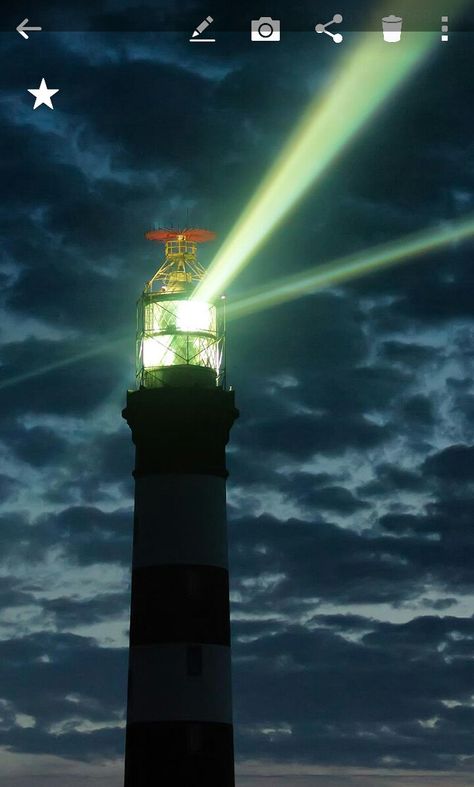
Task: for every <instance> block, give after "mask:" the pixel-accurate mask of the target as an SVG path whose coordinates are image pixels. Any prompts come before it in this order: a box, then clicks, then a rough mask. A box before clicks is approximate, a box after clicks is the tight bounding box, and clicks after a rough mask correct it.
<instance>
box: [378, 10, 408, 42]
mask: <svg viewBox="0 0 474 787" xmlns="http://www.w3.org/2000/svg"><path fill="white" fill-rule="evenodd" d="M402 23H403V19H402V17H401V16H395V15H394V14H390V16H384V18H383V19H382V30H383V40H384V41H388V42H389V43H392V44H393V43H395V42H396V41H400V38H401V37H402Z"/></svg>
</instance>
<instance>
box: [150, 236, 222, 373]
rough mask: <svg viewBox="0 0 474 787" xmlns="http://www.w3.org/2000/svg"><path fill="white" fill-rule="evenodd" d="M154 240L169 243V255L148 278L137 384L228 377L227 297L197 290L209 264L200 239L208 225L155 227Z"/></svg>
mask: <svg viewBox="0 0 474 787" xmlns="http://www.w3.org/2000/svg"><path fill="white" fill-rule="evenodd" d="M146 237H147V238H148V239H149V240H158V241H161V242H164V244H165V261H164V263H163V265H162V266H161V267H160V268H159V270H158V271H157V272H156V273H155V275H154V276H153V278H152V279H150V281H149V282H148V283H147V284H146V286H145V288H144V290H143V293H142V296H141V298H140V299H139V301H138V309H137V349H136V368H137V385H138V386H139V387H142V388H159V387H163V386H172V387H182V386H186V387H187V386H199V387H211V386H216V385H222V383H223V361H224V340H225V337H224V301H223V299H221V300H220V301H218V305H217V304H215V303H213V302H205V301H201V300H199V299H197V298H193V297H192V294H193V291H194V289H195V286H196V284H197V282H199V281H201V280H202V279H203V278H204V276H205V270H204V268H203V267H202V266H201V265H200V263H199V262H198V260H197V244H198V243H203V242H205V241H207V240H211V239H213V238H214V237H215V235H214V233H211V232H208V231H207V230H196V229H190V230H179V231H175V230H153V231H151V232H148V233H147V234H146Z"/></svg>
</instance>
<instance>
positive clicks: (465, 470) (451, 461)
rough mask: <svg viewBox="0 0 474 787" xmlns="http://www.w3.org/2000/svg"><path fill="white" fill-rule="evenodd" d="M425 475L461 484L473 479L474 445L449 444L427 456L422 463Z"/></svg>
mask: <svg viewBox="0 0 474 787" xmlns="http://www.w3.org/2000/svg"><path fill="white" fill-rule="evenodd" d="M423 469H424V472H425V473H426V475H427V476H435V477H436V478H439V479H440V480H442V481H447V482H454V483H456V484H463V483H465V482H468V481H474V446H469V445H451V446H449V447H448V448H445V449H443V450H442V451H440V452H439V453H437V454H433V455H432V456H429V457H428V458H427V459H426V461H425V462H424V465H423Z"/></svg>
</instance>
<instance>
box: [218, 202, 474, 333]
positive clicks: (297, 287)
mask: <svg viewBox="0 0 474 787" xmlns="http://www.w3.org/2000/svg"><path fill="white" fill-rule="evenodd" d="M472 236H474V215H470V216H468V217H467V218H465V219H463V220H461V221H458V222H453V223H452V224H450V225H448V226H444V227H441V228H439V229H435V228H432V227H431V228H429V229H426V230H423V231H422V232H418V233H415V234H413V235H408V236H407V237H405V238H400V239H399V240H395V241H391V242H390V243H386V244H383V245H381V246H375V247H374V248H372V249H368V250H367V251H362V252H358V253H357V254H352V255H350V256H348V257H343V258H342V259H339V260H334V261H333V262H329V263H326V264H325V265H319V266H317V267H315V268H311V269H310V270H307V271H301V273H297V274H294V275H293V276H288V277H286V278H284V279H281V280H280V281H279V282H277V284H276V285H274V286H272V287H270V288H268V287H267V288H265V287H262V288H260V289H259V290H255V291H254V292H253V293H252V294H251V295H249V296H247V297H244V298H242V299H241V300H239V301H235V302H234V303H230V304H228V305H227V307H226V317H227V319H228V320H229V319H236V318H238V317H244V316H245V315H247V314H252V313H253V312H256V311H260V310H263V309H268V308H271V307H273V306H277V305H278V304H280V303H285V302H287V301H291V300H294V299H295V298H300V297H301V296H303V295H310V294H311V293H313V292H315V291H316V290H319V289H322V288H323V287H330V286H333V285H336V284H341V283H342V282H346V281H349V280H350V279H355V278H357V277H358V276H363V275H364V274H367V273H375V272H377V271H381V270H384V269H386V268H389V267H391V266H393V265H397V264H400V263H402V262H406V261H407V260H411V259H413V257H418V256H420V255H422V254H427V253H428V252H430V251H434V250H436V249H440V248H443V246H447V245H448V244H449V243H454V242H456V241H458V242H459V241H462V240H464V239H466V238H469V237H472Z"/></svg>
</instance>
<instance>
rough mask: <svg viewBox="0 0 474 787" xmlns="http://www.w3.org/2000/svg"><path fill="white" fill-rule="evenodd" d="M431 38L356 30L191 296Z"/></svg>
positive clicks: (222, 276)
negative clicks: (391, 39) (359, 35)
mask: <svg viewBox="0 0 474 787" xmlns="http://www.w3.org/2000/svg"><path fill="white" fill-rule="evenodd" d="M462 4H464V0H462V2H461V3H459V5H462ZM450 12H451V9H450ZM438 41H439V32H433V31H430V32H408V33H404V35H403V36H402V40H401V41H400V42H399V43H397V44H396V45H387V44H386V43H385V42H384V41H383V38H382V35H381V34H380V33H367V34H366V35H364V38H363V40H362V41H361V43H360V44H359V45H358V46H357V48H356V49H354V50H350V51H349V52H348V54H347V56H346V57H345V58H344V59H343V61H342V63H341V67H340V70H339V71H338V72H337V73H336V75H335V78H334V79H333V80H332V81H331V83H330V84H328V85H327V87H326V88H325V91H324V94H323V95H322V96H320V95H318V96H316V97H315V99H314V100H313V102H312V103H311V104H310V106H309V108H308V109H307V111H306V113H305V115H304V116H303V118H302V120H301V122H300V124H299V125H298V127H297V128H296V129H295V131H294V132H293V134H292V136H291V137H290V139H289V140H288V142H287V143H286V145H285V147H284V148H283V150H282V151H281V153H280V155H279V156H278V158H277V160H276V161H275V163H274V164H273V166H272V167H271V169H270V170H269V172H268V173H267V175H266V177H265V178H264V180H263V182H262V184H261V185H260V187H259V188H258V190H257V192H256V193H255V195H254V196H253V198H252V199H251V201H250V202H249V204H248V206H247V207H246V208H245V210H244V212H243V214H242V215H241V217H240V219H239V220H238V221H237V224H236V225H235V226H234V228H233V229H232V230H231V232H230V234H229V236H228V237H227V239H226V240H225V241H224V243H223V245H222V246H221V248H220V249H219V251H218V252H217V256H216V257H215V258H214V260H213V262H212V264H211V265H210V267H209V269H208V273H207V275H206V277H205V279H204V280H203V281H202V282H201V283H200V284H199V285H198V287H197V288H196V290H195V293H194V295H193V297H196V298H199V299H201V300H204V301H209V300H212V298H214V297H215V296H216V295H218V294H220V293H221V292H223V290H224V288H225V286H227V285H228V284H229V283H230V282H231V281H232V279H234V278H235V276H237V274H238V273H239V271H240V270H241V269H242V268H243V267H244V266H245V265H246V264H247V263H248V261H249V258H250V257H251V255H253V254H254V253H255V252H256V250H257V249H258V248H259V246H260V245H261V244H262V243H263V241H264V240H265V239H266V238H267V236H268V235H269V233H270V232H271V231H272V229H274V228H275V226H276V225H277V224H278V222H280V221H281V220H282V219H283V217H284V216H285V215H286V214H287V213H288V211H289V210H290V209H291V208H292V207H293V206H294V205H295V203H296V202H297V200H298V199H300V198H301V197H302V195H303V194H304V192H305V191H307V189H308V188H309V187H310V186H311V184H312V183H314V181H315V180H316V179H317V178H319V177H320V176H321V175H322V174H323V172H324V171H325V170H326V169H327V167H328V165H329V164H330V163H331V162H333V161H334V159H335V157H336V156H337V154H339V153H340V152H341V151H342V149H343V148H344V147H345V146H346V145H347V144H348V142H349V141H350V140H351V139H352V138H353V137H354V135H355V134H356V132H358V131H359V130H360V129H361V128H362V126H363V125H364V124H365V123H367V122H368V120H369V119H370V118H371V117H372V116H373V115H374V113H375V111H376V110H377V109H378V108H379V107H380V106H381V105H382V103H383V102H384V101H386V100H387V99H388V98H389V97H390V96H392V95H393V93H394V90H395V88H397V87H398V86H400V84H401V83H402V81H403V79H404V78H405V77H407V76H408V75H409V74H410V73H411V72H412V71H413V69H414V68H415V66H417V65H419V64H420V63H421V62H422V60H423V59H424V57H425V56H426V55H427V53H428V52H429V51H430V49H431V48H432V45H433V44H434V43H437V42H438ZM395 111H396V108H395ZM374 155H376V151H374ZM371 164H372V165H373V162H372V163H371Z"/></svg>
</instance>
